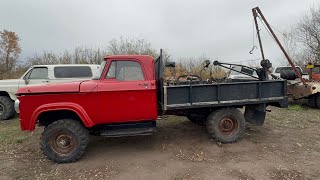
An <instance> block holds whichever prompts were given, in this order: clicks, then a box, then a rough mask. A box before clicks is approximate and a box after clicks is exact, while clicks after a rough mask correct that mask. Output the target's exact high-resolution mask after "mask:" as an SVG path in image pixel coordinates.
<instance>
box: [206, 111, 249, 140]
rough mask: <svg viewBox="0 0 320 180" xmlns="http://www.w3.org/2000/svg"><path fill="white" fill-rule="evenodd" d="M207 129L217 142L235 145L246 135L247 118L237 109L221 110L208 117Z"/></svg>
mask: <svg viewBox="0 0 320 180" xmlns="http://www.w3.org/2000/svg"><path fill="white" fill-rule="evenodd" d="M206 128H207V131H208V133H209V134H210V136H211V137H213V138H214V139H215V140H217V141H219V142H221V143H233V142H236V141H237V140H238V139H240V138H241V137H242V136H243V134H244V130H245V118H244V116H243V115H242V113H241V112H240V111H239V110H238V109H236V108H226V109H219V110H216V111H214V112H212V113H211V114H210V115H209V116H208V118H207V122H206Z"/></svg>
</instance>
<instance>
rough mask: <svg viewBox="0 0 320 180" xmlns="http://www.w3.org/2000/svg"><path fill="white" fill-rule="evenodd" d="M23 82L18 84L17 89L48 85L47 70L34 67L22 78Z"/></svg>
mask: <svg viewBox="0 0 320 180" xmlns="http://www.w3.org/2000/svg"><path fill="white" fill-rule="evenodd" d="M23 80H24V82H21V83H19V87H22V86H32V85H41V84H48V83H49V78H48V68H47V67H34V68H33V69H31V70H30V71H29V72H28V73H27V74H26V75H25V76H24V77H23Z"/></svg>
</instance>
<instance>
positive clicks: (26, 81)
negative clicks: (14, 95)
mask: <svg viewBox="0 0 320 180" xmlns="http://www.w3.org/2000/svg"><path fill="white" fill-rule="evenodd" d="M23 80H24V83H25V84H26V85H27V84H29V79H28V78H27V77H26V76H25V77H23Z"/></svg>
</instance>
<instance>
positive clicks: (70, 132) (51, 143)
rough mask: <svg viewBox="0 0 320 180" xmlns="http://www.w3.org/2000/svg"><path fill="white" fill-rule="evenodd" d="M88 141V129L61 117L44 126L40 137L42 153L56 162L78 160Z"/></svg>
mask: <svg viewBox="0 0 320 180" xmlns="http://www.w3.org/2000/svg"><path fill="white" fill-rule="evenodd" d="M88 143H89V133H88V130H87V129H86V128H85V127H84V126H83V125H82V124H81V123H79V122H77V121H75V120H72V119H62V120H58V121H55V122H53V123H52V124H50V125H49V126H48V127H46V128H45V129H44V131H43V133H42V136H41V139H40V148H41V150H42V152H43V154H44V155H45V156H46V157H47V158H48V159H50V160H52V161H54V162H56V163H71V162H75V161H77V160H79V159H80V158H81V157H82V155H83V154H84V152H85V150H86V148H87V145H88Z"/></svg>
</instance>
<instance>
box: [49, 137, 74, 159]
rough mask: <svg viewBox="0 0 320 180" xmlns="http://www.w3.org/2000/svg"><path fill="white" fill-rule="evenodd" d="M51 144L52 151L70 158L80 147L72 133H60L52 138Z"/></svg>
mask: <svg viewBox="0 0 320 180" xmlns="http://www.w3.org/2000/svg"><path fill="white" fill-rule="evenodd" d="M49 143H50V145H51V147H52V150H53V151H54V152H55V153H56V154H58V155H59V156H69V155H70V154H72V153H73V152H74V151H75V150H76V148H77V145H78V142H77V140H76V139H75V138H74V135H73V134H72V133H71V132H65V131H63V132H59V133H57V134H56V135H54V136H52V138H50V140H49Z"/></svg>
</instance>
